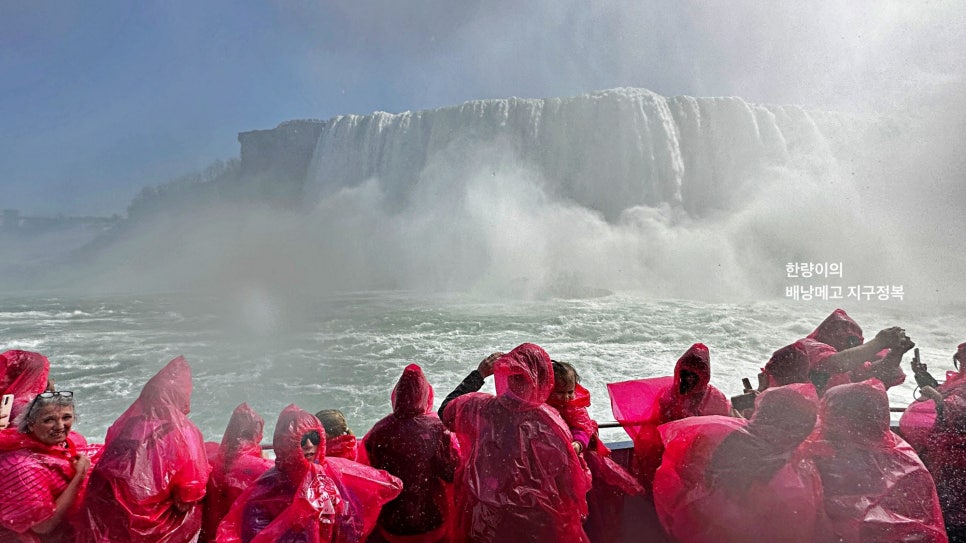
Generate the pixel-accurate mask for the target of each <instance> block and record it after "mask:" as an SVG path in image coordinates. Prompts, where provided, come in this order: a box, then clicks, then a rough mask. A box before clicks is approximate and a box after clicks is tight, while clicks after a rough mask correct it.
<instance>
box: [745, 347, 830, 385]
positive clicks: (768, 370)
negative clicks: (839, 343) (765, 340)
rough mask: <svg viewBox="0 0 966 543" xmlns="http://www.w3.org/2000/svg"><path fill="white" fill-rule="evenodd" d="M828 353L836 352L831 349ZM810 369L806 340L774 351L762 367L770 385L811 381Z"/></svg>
mask: <svg viewBox="0 0 966 543" xmlns="http://www.w3.org/2000/svg"><path fill="white" fill-rule="evenodd" d="M830 349H831V348H830ZM828 354H829V355H831V354H834V352H832V351H830V352H829V353H828ZM810 370H811V367H810V363H809V355H808V350H807V348H806V344H805V342H804V340H799V341H796V342H795V343H792V344H791V345H786V346H785V347H782V348H781V349H778V350H777V351H775V352H774V353H772V355H771V358H769V359H768V363H767V364H765V367H764V368H762V369H761V371H762V372H763V373H764V374H765V375H767V376H768V386H769V387H780V386H784V385H791V384H793V383H809V382H811V381H810V380H809V372H810Z"/></svg>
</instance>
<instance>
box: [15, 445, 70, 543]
mask: <svg viewBox="0 0 966 543" xmlns="http://www.w3.org/2000/svg"><path fill="white" fill-rule="evenodd" d="M75 438H80V439H83V438H81V436H80V435H79V434H75V433H73V432H71V436H70V437H68V438H67V442H66V443H67V446H66V447H64V446H50V445H46V444H44V443H41V442H40V441H37V440H36V439H34V437H33V436H32V435H30V434H21V433H20V432H18V431H17V430H15V429H13V428H7V429H6V430H2V431H0V474H2V476H0V541H20V542H23V543H39V542H40V541H42V539H41V537H40V536H39V535H37V534H35V533H34V532H33V531H32V530H31V528H32V527H33V526H36V525H37V524H40V523H41V522H43V521H45V520H47V519H49V518H50V517H51V516H52V515H53V514H54V509H55V507H56V504H55V501H56V500H57V498H58V497H59V496H60V494H61V493H62V492H63V491H64V490H65V489H66V488H67V485H69V484H70V482H71V480H72V479H73V478H74V475H75V473H76V472H75V471H74V468H73V466H72V465H71V461H72V460H73V459H74V458H75V457H76V456H77V452H76V448H75V444H74V439H75ZM79 498H80V494H78V499H77V500H75V502H74V503H75V507H76V504H77V503H78V501H79ZM72 534H73V532H72V530H71V526H70V524H69V522H68V521H67V520H66V519H65V520H64V521H63V522H61V523H60V525H59V526H58V527H57V528H55V530H54V532H52V533H51V534H48V535H47V536H45V538H53V537H62V538H65V539H64V541H72V537H73V535H72Z"/></svg>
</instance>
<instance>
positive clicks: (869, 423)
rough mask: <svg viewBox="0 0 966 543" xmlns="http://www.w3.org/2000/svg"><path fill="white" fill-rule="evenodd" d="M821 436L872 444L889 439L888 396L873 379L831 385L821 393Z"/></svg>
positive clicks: (879, 383)
mask: <svg viewBox="0 0 966 543" xmlns="http://www.w3.org/2000/svg"><path fill="white" fill-rule="evenodd" d="M820 413H821V414H820V420H821V425H822V434H823V436H824V437H825V438H826V439H828V440H829V441H832V442H836V441H839V442H842V443H843V444H852V445H866V446H868V445H874V444H879V443H883V442H885V441H888V440H889V437H890V436H891V433H892V432H891V431H890V429H889V396H888V395H887V394H886V390H885V386H883V385H882V383H881V382H880V381H878V380H876V379H869V380H867V381H862V382H860V383H848V384H844V385H838V386H834V387H832V388H830V389H829V390H828V391H827V392H826V393H825V396H823V397H822V406H821V411H820Z"/></svg>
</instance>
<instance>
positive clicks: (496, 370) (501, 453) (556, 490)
mask: <svg viewBox="0 0 966 543" xmlns="http://www.w3.org/2000/svg"><path fill="white" fill-rule="evenodd" d="M490 372H492V373H493V374H494V375H495V376H496V383H495V384H496V393H497V395H496V396H492V395H490V394H485V393H481V392H468V393H465V394H462V395H459V396H458V397H454V394H456V393H457V392H462V391H465V388H466V387H463V385H461V388H459V389H457V391H454V394H450V396H449V397H448V398H447V401H446V402H444V405H443V406H441V408H440V409H441V411H442V413H443V416H442V420H443V423H444V424H446V425H447V427H449V428H450V429H451V430H452V431H453V432H454V433H455V434H456V436H457V438H458V439H459V445H460V455H461V460H460V465H459V467H458V468H457V472H456V476H455V483H454V493H455V499H456V525H455V527H454V531H453V537H452V538H451V541H453V542H454V543H463V542H473V543H522V542H532V543H540V542H546V541H567V542H569V543H584V542H586V541H588V539H587V535H586V533H585V532H584V529H583V527H582V525H581V523H582V521H583V519H584V517H585V516H586V515H587V502H586V498H585V496H586V494H587V491H588V489H589V488H590V477H589V474H587V473H586V471H585V470H584V468H583V466H582V465H581V463H580V460H579V459H578V458H577V453H576V452H575V451H574V449H573V447H572V446H571V441H573V437H572V436H571V434H570V431H569V430H568V428H567V426H566V423H564V421H563V420H562V419H561V418H560V415H559V414H558V413H557V412H556V411H555V410H554V409H553V408H551V407H550V406H548V405H547V404H546V401H547V397H549V395H550V391H551V389H552V388H553V367H552V365H551V362H550V357H549V356H548V355H547V353H546V352H545V351H544V350H543V349H541V348H540V347H539V346H537V345H534V344H532V343H524V344H522V345H519V346H517V347H516V348H515V349H513V350H512V351H510V352H509V353H508V354H505V355H502V356H499V358H497V359H496V360H495V361H492V357H488V358H487V359H486V360H484V361H483V362H482V363H481V364H480V368H478V370H477V372H476V373H477V374H478V375H479V376H480V377H479V380H480V381H482V379H483V378H485V377H486V376H488V375H489V374H490ZM472 376H473V375H472V374H471V377H472ZM468 379H469V378H468ZM465 383H466V381H465V380H464V384H465ZM480 385H481V386H482V383H480ZM477 388H479V387H477Z"/></svg>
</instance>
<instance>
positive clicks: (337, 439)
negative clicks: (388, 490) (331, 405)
mask: <svg viewBox="0 0 966 543" xmlns="http://www.w3.org/2000/svg"><path fill="white" fill-rule="evenodd" d="M315 418H317V419H319V421H320V422H321V423H322V426H323V427H324V428H325V456H328V457H333V456H334V457H338V458H345V459H346V460H356V461H359V462H362V459H360V458H358V456H359V452H358V445H359V440H358V439H356V435H355V434H354V433H352V430H350V429H349V423H347V422H346V420H345V414H344V413H343V412H342V411H340V410H338V409H323V410H321V411H318V412H316V413H315Z"/></svg>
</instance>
